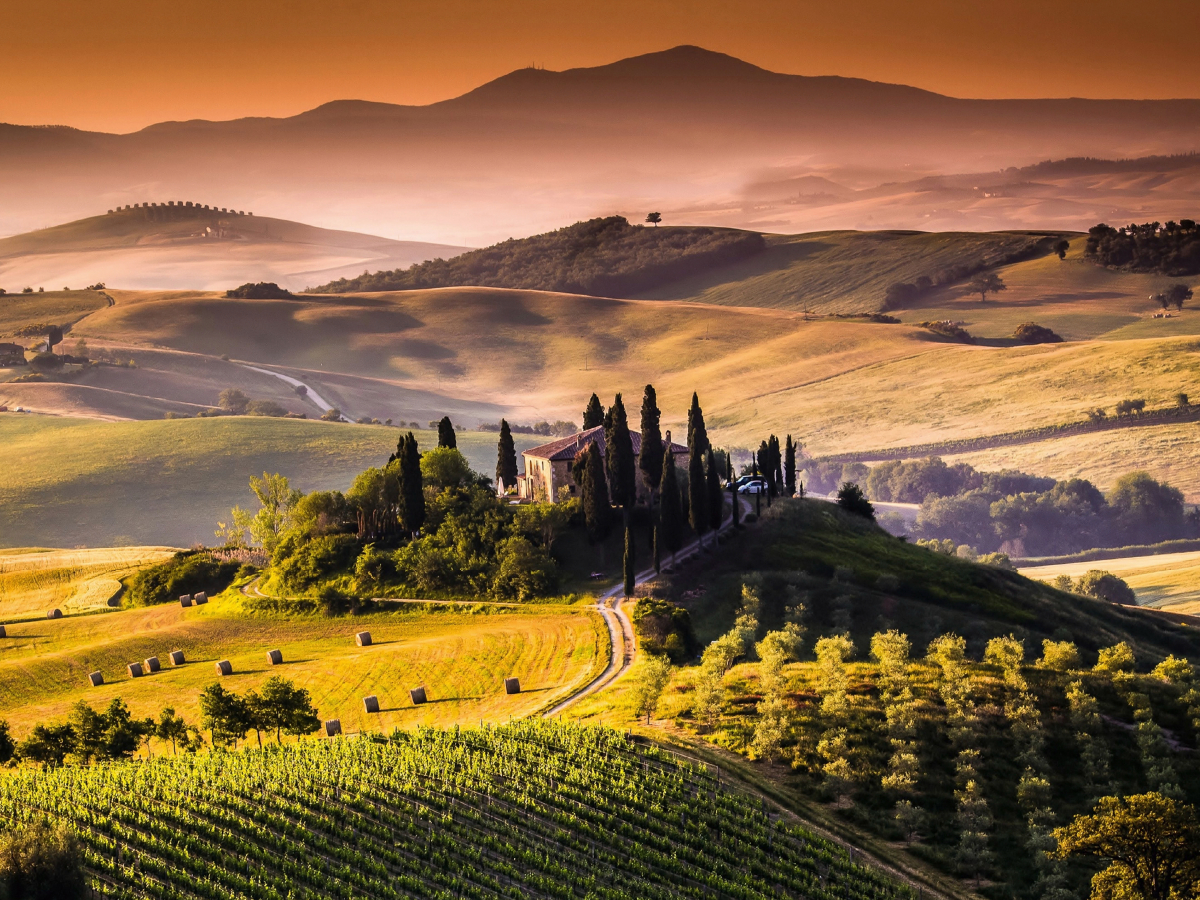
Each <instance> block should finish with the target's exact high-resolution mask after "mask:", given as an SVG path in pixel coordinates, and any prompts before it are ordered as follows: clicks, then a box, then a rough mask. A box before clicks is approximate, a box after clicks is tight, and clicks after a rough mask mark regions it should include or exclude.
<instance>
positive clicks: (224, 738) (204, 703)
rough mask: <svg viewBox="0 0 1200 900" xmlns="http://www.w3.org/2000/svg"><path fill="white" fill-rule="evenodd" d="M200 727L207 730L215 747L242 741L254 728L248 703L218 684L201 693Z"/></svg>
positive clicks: (211, 685)
mask: <svg viewBox="0 0 1200 900" xmlns="http://www.w3.org/2000/svg"><path fill="white" fill-rule="evenodd" d="M200 727H201V728H206V729H208V731H209V734H210V736H211V737H212V742H213V746H214V747H224V746H228V745H229V744H232V743H235V742H237V741H240V740H241V739H242V738H244V737H245V736H246V732H247V731H249V730H250V729H251V728H252V727H253V723H252V721H251V718H250V710H249V709H248V708H247V705H246V701H245V700H243V699H242V698H241V697H239V696H238V695H237V694H235V693H233V692H232V691H227V690H225V688H224V687H222V686H221V685H220V684H218V683H214V684H210V685H209V686H208V687H206V688H205V689H204V690H203V691H201V692H200Z"/></svg>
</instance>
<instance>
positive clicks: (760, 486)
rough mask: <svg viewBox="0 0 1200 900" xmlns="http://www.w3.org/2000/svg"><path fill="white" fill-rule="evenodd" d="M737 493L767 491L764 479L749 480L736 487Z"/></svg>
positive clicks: (763, 492)
mask: <svg viewBox="0 0 1200 900" xmlns="http://www.w3.org/2000/svg"><path fill="white" fill-rule="evenodd" d="M737 492H738V493H739V494H765V493H766V492H767V483H766V482H765V481H757V480H751V481H747V482H746V483H745V484H743V485H741V486H740V487H738V489H737Z"/></svg>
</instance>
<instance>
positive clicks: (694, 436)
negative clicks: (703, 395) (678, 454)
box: [687, 391, 708, 456]
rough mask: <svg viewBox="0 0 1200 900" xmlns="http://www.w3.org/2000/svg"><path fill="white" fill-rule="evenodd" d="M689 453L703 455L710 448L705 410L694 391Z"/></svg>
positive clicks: (690, 413) (689, 424)
mask: <svg viewBox="0 0 1200 900" xmlns="http://www.w3.org/2000/svg"><path fill="white" fill-rule="evenodd" d="M687 446H688V453H690V454H691V455H692V456H703V455H704V451H705V450H707V449H708V430H707V429H706V428H705V427H704V410H702V409H701V408H700V397H699V396H698V395H697V394H696V392H695V391H693V392H692V408H691V409H689V410H688V439H687Z"/></svg>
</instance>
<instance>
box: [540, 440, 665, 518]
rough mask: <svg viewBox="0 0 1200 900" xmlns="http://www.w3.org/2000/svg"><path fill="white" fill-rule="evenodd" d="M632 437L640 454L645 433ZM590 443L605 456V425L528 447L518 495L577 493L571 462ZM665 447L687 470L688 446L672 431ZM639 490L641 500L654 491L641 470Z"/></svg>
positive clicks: (543, 497)
mask: <svg viewBox="0 0 1200 900" xmlns="http://www.w3.org/2000/svg"><path fill="white" fill-rule="evenodd" d="M629 436H630V437H631V438H632V439H633V455H634V456H635V457H636V456H637V455H638V454H639V453H641V450H642V435H641V434H640V433H639V432H637V431H631V432H630V434H629ZM588 444H596V445H597V446H598V447H599V448H600V456H601V457H603V456H604V426H603V425H597V426H596V427H595V428H589V429H587V431H579V432H576V433H575V434H572V435H570V436H569V437H565V438H559V439H558V440H557V441H551V442H550V443H549V444H543V445H542V446H540V447H531V448H530V449H529V450H526V451H525V452H524V453H522V454H521V455H522V456H523V457H525V473H524V474H521V475H517V496H518V497H519V498H520V499H521V500H535V501H539V502H546V501H549V502H551V503H553V502H554V501H555V500H557V499H558V492H559V490H561V489H562V488H566V489H567V493H568V494H575V493H576V492H577V491H578V490H579V488H578V486H577V485H576V484H575V478H574V477H573V476H572V475H571V464H572V463H574V462H575V457H576V456H578V455H579V452H580V451H581V450H583V449H584V448H585V447H586V446H587V445H588ZM663 446H664V447H670V448H671V451H672V452H673V453H674V454H675V465H676V466H677V467H682V468H683V469H684V470H685V471H686V470H687V467H688V448H687V447H684V446H681V445H679V444H675V443H672V441H671V432H669V431H668V432H667V433H666V439H665V440H664V441H663ZM637 489H638V499H639V500H641V499H646V498H647V497H648V496H649V493H650V491H649V489H648V488H647V487H646V484H645V482H644V481H643V479H642V476H641V472H639V473H638V479H637Z"/></svg>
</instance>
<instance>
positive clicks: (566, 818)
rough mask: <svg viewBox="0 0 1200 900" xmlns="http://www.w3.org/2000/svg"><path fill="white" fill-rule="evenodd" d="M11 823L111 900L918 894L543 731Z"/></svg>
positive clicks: (709, 780)
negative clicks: (80, 851)
mask: <svg viewBox="0 0 1200 900" xmlns="http://www.w3.org/2000/svg"><path fill="white" fill-rule="evenodd" d="M0 814H3V815H4V816H5V817H6V818H8V819H9V820H10V821H12V820H18V821H19V820H30V819H33V818H35V817H42V816H49V817H50V818H52V819H56V820H59V821H65V822H67V823H70V824H71V825H72V826H74V827H75V828H76V829H77V830H78V832H79V834H80V837H81V840H82V841H83V844H84V848H85V855H86V865H87V868H88V870H89V872H90V874H91V876H92V878H93V885H94V887H95V889H96V890H97V893H98V895H99V896H107V897H134V896H136V897H164V898H165V897H171V898H191V897H222V898H263V900H267V898H277V897H290V898H296V900H304V898H322V900H324V898H333V897H336V898H350V897H354V898H377V897H378V898H382V897H389V898H390V897H401V896H403V897H430V898H452V897H453V898H472V900H494V898H497V897H512V898H520V900H528V898H538V900H541V898H563V900H567V898H573V897H589V898H597V900H599V898H614V900H617V898H631V900H632V898H636V900H660V898H661V900H668V898H670V900H675V898H689V897H695V898H704V900H708V898H711V897H714V896H716V897H737V898H742V900H754V898H759V897H762V898H768V897H770V898H774V897H780V896H793V897H794V896H804V897H807V898H809V900H868V898H869V900H876V898H878V900H883V898H892V897H910V896H912V893H913V892H912V891H910V890H909V889H907V888H905V887H900V886H898V885H897V884H895V883H892V882H889V881H888V880H886V879H885V878H884V877H882V876H881V875H879V874H878V873H876V872H875V871H873V870H869V869H865V868H862V867H860V866H856V865H854V864H852V863H851V862H850V860H849V858H848V856H847V855H846V854H845V853H844V852H843V851H842V850H841V849H840V848H838V847H837V846H835V845H834V844H832V843H829V842H827V841H825V840H823V839H821V838H819V837H817V836H816V835H814V834H812V833H809V832H807V831H805V830H803V829H801V828H797V827H794V826H789V825H786V824H784V823H783V822H781V821H779V820H777V819H774V818H772V817H771V816H769V815H768V813H767V812H766V811H765V810H764V808H763V807H762V805H760V802H759V801H757V800H751V799H749V798H747V797H744V796H741V795H738V794H734V793H730V792H727V791H725V790H722V789H721V787H720V785H719V784H718V783H717V780H716V779H715V777H714V775H713V774H711V773H710V772H709V771H708V770H707V769H704V768H700V767H697V766H693V765H691V764H689V763H685V762H682V761H679V760H677V759H676V758H675V757H673V756H671V755H668V754H667V753H665V752H663V751H660V750H657V749H649V748H644V747H639V746H637V745H635V744H633V743H631V742H629V741H627V740H626V738H625V737H624V736H623V735H621V734H619V733H618V732H615V731H612V730H606V729H603V728H580V727H578V726H567V725H559V724H555V723H547V722H542V721H534V722H522V723H518V724H514V725H508V726H504V727H500V728H494V729H483V730H478V731H475V730H470V731H459V730H457V729H456V730H454V731H441V730H418V731H415V732H397V733H396V734H395V735H394V736H393V737H392V739H391V740H384V739H379V740H355V741H347V740H344V739H340V740H333V741H311V740H310V741H303V742H301V743H298V744H288V745H284V746H277V747H276V746H271V747H268V748H267V749H265V750H263V751H248V752H243V753H213V754H209V755H204V756H189V757H180V758H170V759H169V758H159V759H156V760H154V761H152V762H148V763H125V764H120V765H114V766H108V767H94V768H90V769H73V768H66V769H61V770H58V771H54V772H48V773H41V772H35V771H32V770H24V771H21V772H19V773H16V774H14V775H12V776H11V777H9V778H6V779H4V781H3V782H0Z"/></svg>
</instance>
